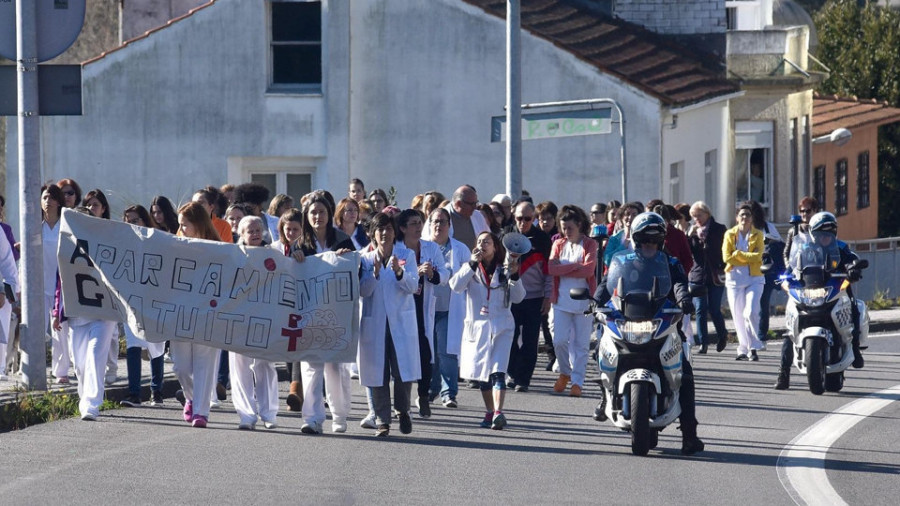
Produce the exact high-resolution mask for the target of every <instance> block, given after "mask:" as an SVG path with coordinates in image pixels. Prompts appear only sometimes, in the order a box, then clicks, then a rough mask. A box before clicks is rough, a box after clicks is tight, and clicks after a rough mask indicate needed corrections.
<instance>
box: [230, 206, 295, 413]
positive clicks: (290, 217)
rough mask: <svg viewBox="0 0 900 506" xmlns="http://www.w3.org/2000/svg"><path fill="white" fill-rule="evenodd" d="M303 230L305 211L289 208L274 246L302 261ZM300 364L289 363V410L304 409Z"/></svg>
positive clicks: (284, 253) (281, 219)
mask: <svg viewBox="0 0 900 506" xmlns="http://www.w3.org/2000/svg"><path fill="white" fill-rule="evenodd" d="M233 206H234V205H232V207H233ZM229 209H231V207H229ZM302 231H303V213H302V212H300V210H299V209H297V208H296V207H294V208H291V209H288V210H287V211H285V212H284V213H283V214H282V215H281V218H278V240H277V241H275V242H273V243H272V247H273V248H275V249H276V250H278V251H279V252H281V253H282V254H283V255H284V256H288V257H289V256H294V258H295V259H296V260H297V261H298V262H302V261H303V259H304V258H305V256H304V255H303V251H302V250H301V249H300V247H299V246H298V244H297V243H298V242H299V241H300V234H301V233H302ZM299 364H300V362H292V363H288V371H290V373H291V385H290V387H289V389H288V395H287V399H286V402H287V405H288V411H301V410H302V409H303V377H302V375H301V374H300V365H299Z"/></svg>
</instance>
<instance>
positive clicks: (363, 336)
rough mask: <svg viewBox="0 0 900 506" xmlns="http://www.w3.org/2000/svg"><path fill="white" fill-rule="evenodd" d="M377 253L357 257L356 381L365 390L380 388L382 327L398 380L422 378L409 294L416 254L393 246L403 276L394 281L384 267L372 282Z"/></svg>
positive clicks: (416, 279) (413, 306)
mask: <svg viewBox="0 0 900 506" xmlns="http://www.w3.org/2000/svg"><path fill="white" fill-rule="evenodd" d="M377 255H378V252H377V251H367V252H365V253H363V254H362V257H361V258H360V264H361V265H360V268H361V269H362V273H363V276H362V279H361V280H360V287H359V294H360V297H361V299H360V300H361V304H360V305H361V313H362V317H361V318H360V324H359V352H358V357H359V358H358V361H359V382H360V383H361V384H362V385H363V386H367V387H380V386H384V358H385V341H386V339H385V325H386V324H389V325H390V328H391V338H392V340H393V342H394V350H395V351H396V352H397V364H398V366H399V367H400V377H401V379H402V380H403V381H404V382H407V381H418V380H419V379H420V378H421V377H422V365H421V363H420V360H419V329H418V326H417V325H416V303H415V301H414V300H413V293H414V292H415V291H416V289H417V288H418V286H419V275H418V274H417V272H416V255H415V254H414V253H413V252H412V251H410V250H409V249H406V248H403V247H398V246H395V247H394V256H396V257H397V259H398V260H400V262H401V264H402V267H403V277H402V278H401V279H400V280H397V277H396V276H394V273H393V271H391V269H390V263H389V264H388V267H386V268H382V269H381V271H380V273H379V277H378V279H375V276H374V272H375V270H374V269H375V263H376V262H380V260H379V259H378V258H377Z"/></svg>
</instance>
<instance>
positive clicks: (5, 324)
mask: <svg viewBox="0 0 900 506" xmlns="http://www.w3.org/2000/svg"><path fill="white" fill-rule="evenodd" d="M11 321H12V304H10V302H9V301H6V303H5V304H3V307H0V375H5V374H6V348H7V346H8V345H9V343H10V342H11V341H13V340H15V338H16V336H15V331H12V332H10V331H11V330H12V329H10V323H11Z"/></svg>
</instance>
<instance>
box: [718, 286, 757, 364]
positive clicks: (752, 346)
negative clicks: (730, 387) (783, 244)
mask: <svg viewBox="0 0 900 506" xmlns="http://www.w3.org/2000/svg"><path fill="white" fill-rule="evenodd" d="M765 282H766V278H764V277H763V276H753V277H751V278H749V279H747V280H746V281H745V280H741V281H737V282H736V281H732V280H729V281H728V282H726V283H725V288H726V291H727V293H728V307H729V308H731V318H732V319H733V320H734V331H735V333H736V334H737V338H738V347H737V352H738V355H747V354H748V353H750V350H761V349H763V348H764V345H763V343H762V341H760V340H759V299H760V297H762V292H763V286H765Z"/></svg>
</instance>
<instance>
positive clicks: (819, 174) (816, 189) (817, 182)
mask: <svg viewBox="0 0 900 506" xmlns="http://www.w3.org/2000/svg"><path fill="white" fill-rule="evenodd" d="M813 197H815V199H816V200H817V201H819V205H820V206H822V210H823V211H824V210H826V209H827V208H828V205H827V204H826V202H827V201H826V200H825V166H824V165H819V166H818V167H816V168H815V169H813Z"/></svg>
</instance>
